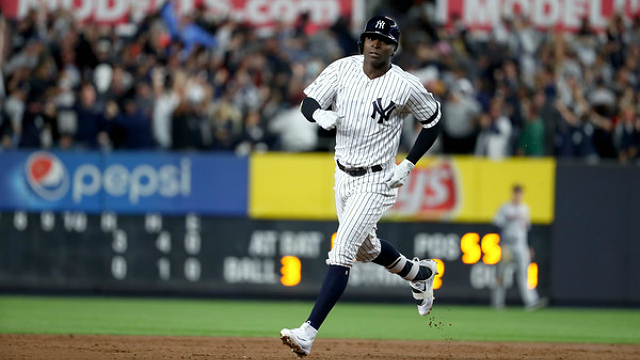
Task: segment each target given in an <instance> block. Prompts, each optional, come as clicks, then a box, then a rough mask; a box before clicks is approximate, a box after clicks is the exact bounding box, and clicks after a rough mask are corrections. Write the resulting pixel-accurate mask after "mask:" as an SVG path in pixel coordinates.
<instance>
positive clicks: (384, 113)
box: [371, 98, 396, 124]
mask: <svg viewBox="0 0 640 360" xmlns="http://www.w3.org/2000/svg"><path fill="white" fill-rule="evenodd" d="M372 104H373V113H371V118H372V119H375V118H376V114H379V115H380V119H378V124H382V122H383V121H384V120H389V115H391V112H392V111H393V109H395V108H396V103H394V102H393V101H389V105H387V107H385V108H383V107H382V98H378V100H376V101H374V102H373V103H372Z"/></svg>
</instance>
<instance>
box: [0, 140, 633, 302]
mask: <svg viewBox="0 0 640 360" xmlns="http://www.w3.org/2000/svg"><path fill="white" fill-rule="evenodd" d="M334 166H335V165H334V163H333V159H332V157H331V155H329V154H279V153H269V154H262V155H253V156H251V157H249V158H243V157H235V156H233V155H229V154H227V155H225V154H190V153H171V154H166V153H115V154H102V153H65V152H55V153H49V152H36V153H30V152H9V153H0V168H3V169H6V171H4V172H2V173H0V193H1V194H3V196H0V209H1V210H0V234H1V235H0V289H2V290H4V291H15V290H19V291H23V290H26V291H42V290H47V291H49V290H50V291H63V292H68V291H72V292H108V293H143V294H148V293H153V294H166V293H172V294H200V295H215V296H219V295H230V296H273V297H295V298H310V299H312V298H313V297H314V296H315V293H316V291H317V289H318V287H319V286H320V284H321V281H322V277H323V275H324V271H325V268H326V267H325V265H324V258H325V256H326V252H327V251H329V249H330V247H331V238H332V235H333V234H334V232H335V230H336V227H337V223H336V220H335V207H334V205H333V189H332V188H333V171H334ZM639 169H640V168H637V167H619V166H614V167H605V166H576V165H565V164H556V162H555V161H554V160H553V159H512V160H504V161H499V162H494V161H489V160H486V159H476V158H470V157H451V158H449V157H447V158H428V159H424V160H423V161H421V162H420V163H419V164H418V166H417V168H416V170H414V172H413V174H412V176H411V178H410V182H409V183H408V184H407V185H405V186H404V187H402V188H401V189H400V193H399V200H398V203H397V204H396V206H395V207H394V208H393V209H392V210H391V211H390V213H389V214H388V215H387V216H386V217H385V218H384V219H383V221H382V222H381V223H380V226H379V235H380V237H382V238H386V239H389V240H390V241H392V242H393V243H395V244H397V246H398V247H399V249H400V250H401V251H402V252H403V253H405V254H407V255H408V256H419V257H432V258H437V259H439V266H440V273H441V276H439V278H438V279H437V283H438V284H439V285H438V290H437V293H438V298H439V299H441V300H444V301H462V302H479V303H488V297H489V289H490V288H491V287H492V286H493V275H492V274H493V272H494V271H495V266H493V264H494V263H495V262H496V261H497V259H499V257H500V248H499V246H495V242H496V241H497V240H496V239H498V238H497V237H496V235H495V233H496V229H495V228H494V227H493V226H492V225H491V224H490V219H491V217H492V215H493V213H494V211H495V210H496V209H497V208H498V206H499V205H500V204H501V203H502V202H503V201H506V200H507V199H508V198H509V195H510V187H511V185H512V184H513V183H516V182H518V183H522V184H524V186H525V189H526V201H527V202H528V203H529V205H530V207H531V212H532V218H533V222H534V226H533V229H532V232H531V243H532V245H533V247H534V250H535V254H536V256H535V261H536V264H537V271H534V270H535V269H532V272H531V273H530V281H531V283H532V286H537V288H538V289H539V291H540V293H541V294H542V295H545V296H547V295H548V296H550V297H551V299H552V300H553V301H556V302H557V303H585V304H589V303H612V304H635V303H640V299H639V297H638V288H637V286H636V284H638V280H640V275H639V274H640V269H638V266H637V265H636V264H635V263H634V262H633V261H631V260H632V259H633V258H635V257H637V255H638V250H639V249H638V248H637V247H638V245H637V242H636V241H632V240H633V239H638V238H639V237H638V221H634V216H633V215H634V214H637V213H638V210H640V205H638V204H639V203H640V202H639V201H638V196H639V195H638V192H637V190H635V189H636V188H637V186H635V187H634V184H637V183H638V182H637V179H638V178H640V175H638V173H639ZM612 174H613V175H612ZM585 179H588V181H585ZM602 189H605V191H602ZM596 190H599V191H600V192H598V193H597V196H594V195H589V194H592V193H594V192H595V191H596ZM610 192H611V193H610ZM587 195H589V196H587ZM591 199H593V201H591ZM622 200H624V201H622ZM618 203H620V204H622V203H624V206H619V205H616V204H618ZM577 214H582V215H584V216H577ZM609 235H615V236H609ZM610 238H613V239H614V240H609V239H610ZM603 239H607V240H603ZM634 254H635V255H634ZM599 257H601V258H604V260H603V262H604V263H605V264H606V267H607V270H606V271H595V272H594V270H593V268H592V264H593V259H594V258H599ZM594 280H596V281H597V285H596V286H595V288H597V289H598V290H599V291H598V292H594V291H592V290H593V289H594V286H593V281H594ZM350 284H351V285H350V287H349V290H348V291H347V293H346V295H345V296H346V297H349V298H353V299H362V298H364V299H367V298H371V297H372V296H374V295H375V297H376V298H380V297H382V298H384V299H389V300H406V299H407V291H405V290H407V289H404V290H403V289H402V287H406V284H404V283H403V282H402V281H399V280H398V279H396V277H393V276H390V275H388V274H386V273H385V272H384V271H381V269H379V268H378V267H376V266H371V265H365V264H357V265H356V267H355V268H354V271H353V275H352V277H351V280H350ZM587 284H590V285H587ZM394 288H398V289H397V291H396V289H394ZM608 290H611V291H608ZM508 296H509V299H510V300H511V301H512V302H516V303H517V302H519V296H518V294H517V292H516V291H515V289H514V288H512V289H510V292H509V294H508Z"/></svg>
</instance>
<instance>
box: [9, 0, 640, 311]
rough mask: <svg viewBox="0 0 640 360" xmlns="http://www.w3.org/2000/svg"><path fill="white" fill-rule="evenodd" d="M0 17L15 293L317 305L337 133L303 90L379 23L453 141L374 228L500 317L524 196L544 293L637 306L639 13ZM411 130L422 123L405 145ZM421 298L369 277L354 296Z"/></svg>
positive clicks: (616, 4)
mask: <svg viewBox="0 0 640 360" xmlns="http://www.w3.org/2000/svg"><path fill="white" fill-rule="evenodd" d="M0 4H1V9H2V14H1V16H0V71H1V73H0V75H1V76H0V109H1V111H0V168H1V169H2V171H0V291H3V292H52V293H88V294H104V293H106V294H144V295H147V294H148V295H180V296H215V297H226V296H230V297H273V298H282V299H287V298H305V299H312V298H314V297H315V294H316V291H317V289H318V287H319V285H320V283H321V280H322V278H323V276H324V272H325V265H324V259H325V257H326V252H327V251H328V250H329V249H330V246H331V239H332V235H333V234H334V232H335V230H336V226H337V222H336V220H335V207H334V204H333V199H334V198H333V189H332V187H333V170H334V163H333V157H332V156H333V155H332V150H333V145H334V135H335V134H334V133H332V132H327V131H324V130H322V129H320V128H319V127H318V126H316V125H315V124H312V123H308V122H307V121H306V120H305V119H304V118H303V117H302V115H301V114H300V112H299V104H300V102H301V100H302V99H303V97H304V94H303V92H302V91H303V89H304V88H305V86H307V85H308V84H309V83H310V82H311V81H312V80H313V79H314V78H315V77H316V76H317V75H318V74H319V72H320V71H321V70H322V69H324V67H326V66H327V65H328V64H330V63H331V62H332V61H334V60H336V59H338V58H340V57H343V56H349V55H354V54H356V53H357V47H356V39H357V38H358V36H359V34H360V31H361V29H362V28H363V25H364V22H365V21H366V19H368V18H369V17H371V16H373V15H377V14H383V15H388V16H390V17H392V18H394V19H395V20H396V21H398V23H399V24H400V28H401V32H402V33H401V44H400V51H399V52H398V53H397V54H396V56H395V57H394V63H396V64H397V65H399V66H401V67H402V68H403V69H404V70H406V71H409V72H411V73H413V74H415V75H416V76H418V78H419V79H420V80H421V81H422V83H423V84H424V85H425V87H426V88H427V89H429V91H431V92H432V93H433V94H434V95H435V96H436V97H437V98H438V99H439V100H440V101H441V103H442V112H443V117H442V120H441V121H443V124H444V131H443V133H442V135H441V136H440V138H439V139H438V141H437V143H436V145H435V146H434V147H433V148H432V149H431V150H430V152H429V154H428V156H427V157H425V158H424V159H423V160H422V161H421V162H420V163H419V165H418V167H417V168H416V170H414V172H413V175H412V177H411V180H410V183H409V184H407V185H406V186H404V187H403V188H401V190H400V195H399V200H398V203H397V204H396V206H394V207H393V208H392V209H391V211H390V212H389V213H388V215H387V216H386V217H385V218H384V219H383V221H382V222H381V224H380V226H379V235H380V237H382V238H385V239H389V240H390V241H391V242H393V243H395V244H397V245H398V247H399V249H400V250H401V251H402V252H403V253H405V254H406V255H407V256H419V257H432V258H437V259H439V266H440V275H439V279H437V281H436V287H437V290H436V297H437V298H438V300H439V301H444V302H461V303H479V304H487V305H488V304H489V294H490V289H491V288H492V287H493V286H494V285H495V280H494V279H495V264H496V263H497V262H498V261H499V259H500V255H501V253H500V246H499V243H498V245H496V242H495V241H493V240H495V236H494V234H495V233H496V232H497V229H496V228H495V227H494V226H493V225H492V218H493V215H494V214H495V212H496V211H497V210H498V207H499V206H500V204H502V203H503V202H505V201H507V200H508V199H509V197H510V190H511V187H512V186H513V185H514V184H515V183H519V184H522V185H523V186H524V189H525V195H524V201H525V202H526V203H527V204H528V205H529V207H530V208H531V217H532V223H533V226H532V228H531V231H530V234H529V240H530V244H531V245H532V247H533V255H534V258H533V261H534V263H535V266H531V267H530V268H529V273H528V280H529V286H530V287H532V288H537V289H538V291H539V293H540V294H541V295H542V296H545V297H548V298H549V299H550V301H551V304H552V305H554V304H558V305H572V304H576V305H615V306H629V305H635V306H637V305H638V304H640V287H638V284H639V283H640V262H637V261H633V259H637V258H638V257H639V256H640V243H639V241H638V240H639V239H640V220H639V218H638V215H637V214H640V166H639V165H640V157H639V155H638V150H639V149H640V95H639V94H640V88H639V82H638V80H639V78H638V77H639V75H640V70H639V69H640V5H639V4H638V2H637V1H614V0H594V1H579V0H574V1H569V0H564V1H557V2H551V1H543V0H522V1H474V0H450V1H446V0H432V1H405V0H395V1H385V0H378V1H366V2H365V1H364V0H326V1H320V0H279V1H264V0H227V1H212V0H173V1H162V0H147V1H135V2H134V1H128V0H112V1H101V0H81V1H63V0H57V1H40V0H0ZM419 130H420V126H419V123H418V122H416V121H415V120H414V119H411V118H408V119H407V120H406V123H405V126H404V132H403V136H402V140H401V145H400V149H399V151H400V153H403V152H406V151H408V149H410V147H411V145H412V144H413V141H414V140H415V138H416V136H417V134H418V132H419ZM511 282H512V280H508V283H509V286H510V288H509V291H508V303H509V304H514V305H517V304H521V300H520V297H519V294H518V292H517V290H516V288H515V286H513V284H511ZM405 287H406V284H404V283H403V281H402V280H401V279H399V278H397V279H396V278H394V277H393V276H391V275H389V274H387V273H386V272H385V271H384V270H383V269H379V268H377V267H375V266H368V265H365V264H357V265H356V267H355V268H354V271H353V275H352V277H351V279H350V286H349V289H348V290H347V293H346V294H345V297H347V298H348V299H366V300H373V299H379V300H384V301H411V299H410V297H409V296H408V291H407V289H406V288H405Z"/></svg>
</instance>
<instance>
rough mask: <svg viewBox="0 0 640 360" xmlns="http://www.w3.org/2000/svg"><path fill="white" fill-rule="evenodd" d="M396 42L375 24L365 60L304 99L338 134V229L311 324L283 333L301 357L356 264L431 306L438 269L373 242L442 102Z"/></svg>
mask: <svg viewBox="0 0 640 360" xmlns="http://www.w3.org/2000/svg"><path fill="white" fill-rule="evenodd" d="M399 40H400V28H399V27H398V25H397V24H396V22H395V21H394V20H392V19H390V18H388V17H380V16H377V17H373V18H371V19H370V20H369V21H367V24H366V26H365V29H364V32H363V33H362V34H361V35H360V40H359V42H358V46H359V49H360V52H361V54H362V55H355V56H349V57H345V58H342V59H339V60H337V61H335V62H333V63H332V64H330V65H329V66H328V67H327V68H326V69H324V70H323V71H322V73H321V74H320V75H319V76H318V78H317V79H316V80H315V81H314V82H313V83H312V84H311V85H309V86H308V87H307V88H306V89H305V91H304V92H305V94H306V95H307V97H306V98H305V99H304V100H303V102H302V106H301V111H302V114H303V115H304V116H305V118H307V120H309V121H312V122H317V123H318V125H319V126H321V127H322V128H324V129H326V130H330V129H333V128H336V130H337V131H336V147H335V160H336V165H337V166H336V173H335V186H334V189H335V200H336V210H337V214H338V222H339V226H338V232H337V237H336V240H335V244H334V246H333V248H332V249H331V251H330V252H329V254H328V259H327V260H326V262H327V264H328V265H329V269H328V271H327V274H326V276H325V279H324V281H323V284H322V287H321V289H320V292H319V294H318V298H317V300H316V304H315V306H314V308H313V310H312V311H311V314H310V316H309V318H308V319H307V321H306V322H305V323H304V324H302V326H300V327H299V328H295V329H283V330H282V331H281V332H280V337H281V339H282V341H283V343H284V344H286V345H288V346H289V347H291V350H292V351H293V352H295V353H296V354H298V355H299V356H300V357H302V356H305V355H307V354H309V351H310V350H311V345H312V344H313V341H314V339H315V337H316V335H317V333H318V329H319V328H320V326H321V325H322V322H323V321H324V320H325V318H326V317H327V315H328V314H329V312H330V311H331V309H332V308H333V306H334V305H335V303H336V302H337V301H338V299H339V298H340V296H341V295H342V293H343V292H344V289H345V288H346V286H347V281H348V279H349V272H350V269H351V266H352V265H353V263H354V261H355V260H358V261H360V262H370V261H373V262H374V263H376V264H380V265H382V266H385V267H386V268H387V270H389V271H390V272H392V273H395V274H398V275H399V276H401V277H403V278H404V279H406V280H408V281H409V282H410V285H411V288H412V291H413V294H414V298H415V299H416V301H417V302H418V311H419V313H420V314H421V315H423V316H424V315H427V314H428V313H429V311H430V310H431V306H432V304H433V286H432V285H433V277H434V274H435V272H436V263H435V261H433V260H418V259H417V258H416V259H413V260H411V259H407V258H406V257H405V256H403V255H401V254H400V253H399V252H398V250H396V248H395V247H393V245H391V244H390V243H388V242H386V241H384V240H381V239H378V237H377V236H376V229H377V223H378V221H379V220H380V218H381V217H382V214H383V213H384V212H385V211H386V210H387V209H389V208H390V207H391V206H393V204H394V203H395V201H396V198H397V195H398V189H397V188H398V187H400V186H402V185H403V184H404V183H405V181H406V180H407V178H408V177H409V174H410V173H411V170H413V168H414V166H415V164H416V163H417V162H418V160H419V159H420V158H421V157H422V156H423V155H424V154H425V153H426V151H427V150H428V149H429V148H430V147H431V146H432V145H433V143H434V141H435V140H436V137H437V136H438V134H439V132H440V122H439V120H440V104H439V103H438V101H436V100H435V99H434V98H433V96H432V95H431V93H429V92H428V91H427V90H426V89H425V88H424V86H423V85H422V84H421V83H420V82H419V80H418V79H417V78H416V77H415V76H413V75H411V74H409V73H406V72H405V71H403V70H402V69H401V68H399V67H398V66H396V65H392V64H391V58H392V56H393V55H394V54H395V52H396V51H397V50H398V44H399ZM329 109H330V110H329ZM409 113H411V114H413V116H414V117H415V118H416V119H418V121H420V123H421V124H422V127H423V129H422V131H421V132H420V134H419V135H418V138H417V140H416V142H415V144H414V145H413V147H412V149H411V150H410V152H409V154H408V155H407V158H406V159H405V160H403V161H402V162H401V163H400V164H398V165H396V163H395V156H396V152H397V150H398V145H399V142H400V134H401V131H402V123H403V119H404V118H405V116H406V115H408V114H409Z"/></svg>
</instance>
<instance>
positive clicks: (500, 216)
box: [491, 184, 547, 310]
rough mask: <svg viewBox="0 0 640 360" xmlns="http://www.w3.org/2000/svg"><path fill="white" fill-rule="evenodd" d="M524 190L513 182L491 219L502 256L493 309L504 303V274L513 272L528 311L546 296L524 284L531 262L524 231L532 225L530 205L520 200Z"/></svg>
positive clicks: (497, 270)
mask: <svg viewBox="0 0 640 360" xmlns="http://www.w3.org/2000/svg"><path fill="white" fill-rule="evenodd" d="M523 194H524V189H523V188H522V185H520V184H516V185H514V186H513V189H512V197H511V200H510V201H508V202H506V203H504V204H503V205H502V206H501V207H500V209H498V212H497V213H496V214H495V216H494V218H493V222H494V224H495V225H496V226H498V227H499V228H500V247H501V248H502V257H501V259H500V262H499V263H498V264H497V268H496V283H495V287H494V288H493V290H492V293H491V304H492V306H493V307H494V308H496V309H502V308H504V306H505V298H506V292H507V288H506V284H507V281H506V279H507V277H508V276H510V275H511V274H512V273H513V270H514V267H515V278H516V282H517V285H518V289H519V290H520V295H521V296H522V300H523V302H524V305H525V307H526V308H527V309H529V310H534V309H537V308H540V307H543V306H545V305H546V303H547V299H546V298H542V299H541V298H540V297H539V296H538V292H537V291H536V290H535V289H529V287H528V286H527V271H528V268H529V264H530V263H531V249H530V248H529V244H528V240H527V233H528V231H529V229H530V228H531V217H530V214H529V206H527V204H526V203H524V201H523V200H522V197H523Z"/></svg>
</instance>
